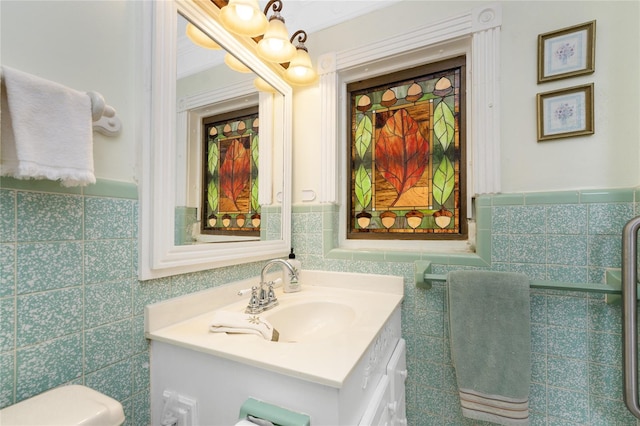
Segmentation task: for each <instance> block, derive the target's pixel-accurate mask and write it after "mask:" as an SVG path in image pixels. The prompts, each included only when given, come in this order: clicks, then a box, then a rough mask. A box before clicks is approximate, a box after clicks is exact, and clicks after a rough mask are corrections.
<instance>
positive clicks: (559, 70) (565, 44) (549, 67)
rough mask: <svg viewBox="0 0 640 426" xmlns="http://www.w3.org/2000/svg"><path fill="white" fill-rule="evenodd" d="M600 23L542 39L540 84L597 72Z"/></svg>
mask: <svg viewBox="0 0 640 426" xmlns="http://www.w3.org/2000/svg"><path fill="white" fill-rule="evenodd" d="M595 38H596V21H590V22H585V23H584V24H579V25H574V26H572V27H567V28H563V29H561V30H556V31H551V32H548V33H544V34H540V35H538V84H540V83H544V82H547V81H552V80H560V79H563V78H569V77H575V76H578V75H583V74H591V73H593V72H594V71H595V53H596V51H595V46H596V45H595Z"/></svg>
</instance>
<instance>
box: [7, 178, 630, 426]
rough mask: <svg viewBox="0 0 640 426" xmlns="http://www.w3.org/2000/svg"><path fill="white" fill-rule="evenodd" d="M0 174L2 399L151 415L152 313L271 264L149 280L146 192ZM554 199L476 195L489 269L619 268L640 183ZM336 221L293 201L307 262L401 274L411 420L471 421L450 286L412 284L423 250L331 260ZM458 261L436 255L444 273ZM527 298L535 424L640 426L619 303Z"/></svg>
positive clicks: (586, 274) (576, 272) (542, 274)
mask: <svg viewBox="0 0 640 426" xmlns="http://www.w3.org/2000/svg"><path fill="white" fill-rule="evenodd" d="M5 182H6V180H5V181H3V182H2V183H3V185H4V188H3V189H0V259H1V263H0V407H5V406H7V405H11V404H13V403H15V402H17V401H20V400H22V399H25V398H28V397H30V396H32V395H35V394H37V393H39V392H42V391H44V390H46V389H49V388H52V387H55V386H58V385H61V384H65V383H84V384H86V385H88V386H90V387H93V388H95V389H97V390H99V391H102V392H104V393H106V394H108V395H110V396H113V397H114V398H116V399H118V400H119V401H121V402H122V403H123V405H124V407H125V414H126V416H127V425H145V424H148V422H149V400H148V395H149V354H148V343H147V341H146V340H145V338H144V333H143V307H144V306H145V305H146V304H148V303H152V302H156V301H160V300H164V299H167V298H171V297H175V296H178V295H181V294H186V293H191V292H194V291H198V290H202V289H205V288H209V287H212V286H216V285H222V284H224V283H226V282H229V281H234V280H237V279H240V278H244V277H246V276H252V275H257V274H258V273H259V271H260V266H261V265H260V264H247V265H240V266H235V267H229V268H222V269H218V270H213V271H204V272H199V273H194V274H186V275H179V276H176V277H170V278H162V279H158V280H152V281H147V282H139V281H138V280H137V278H136V274H137V272H136V270H137V200H136V196H135V192H136V189H135V188H129V189H127V190H125V191H109V190H106V191H104V192H101V191H96V190H90V191H89V192H88V193H87V192H77V193H76V192H73V191H71V192H64V190H63V189H62V188H57V189H55V190H50V189H41V188H40V187H39V186H38V185H29V184H25V183H18V184H16V183H11V181H9V182H10V184H9V185H6V184H5ZM47 188H48V187H47ZM112 192H113V193H115V195H114V194H113V193H112ZM123 192H124V193H125V195H122V193H123ZM558 197H559V196H558V194H534V195H532V196H524V195H509V196H494V197H483V198H481V199H480V200H479V201H480V202H481V203H480V204H481V205H482V206H484V207H485V208H486V209H488V211H490V212H491V220H490V223H489V224H488V225H487V226H488V227H489V228H491V232H492V233H491V252H492V259H491V262H492V265H491V267H492V268H493V269H499V270H517V271H522V272H526V273H527V274H528V275H529V276H530V277H531V278H532V279H541V280H561V281H591V282H602V281H603V279H604V278H603V274H604V270H605V269H606V268H616V267H619V263H620V254H619V252H620V250H619V248H620V237H619V233H620V229H621V225H622V224H623V223H624V222H625V221H626V220H628V219H630V218H631V217H633V216H634V215H638V214H640V203H638V201H637V200H640V191H637V190H636V191H634V190H622V191H610V192H608V193H607V194H605V195H596V193H595V192H594V193H577V194H574V193H567V194H561V195H560V197H559V198H560V199H558ZM550 200H553V202H550ZM337 220H338V215H337V212H336V210H335V208H334V207H332V206H314V207H311V208H306V207H296V208H295V209H294V215H293V244H294V246H295V248H296V252H297V253H298V256H299V257H300V260H302V262H303V267H304V268H308V269H327V270H341V271H350V272H371V273H382V274H393V275H402V276H404V277H405V283H406V284H405V291H406V298H405V302H404V304H403V315H404V317H403V333H404V336H405V338H406V339H407V343H408V362H409V369H410V375H409V379H408V381H407V406H408V412H409V424H410V425H412V426H421V425H466V424H473V423H472V422H469V421H466V420H464V419H463V418H462V416H461V414H460V410H459V408H458V407H459V404H458V400H457V396H456V385H455V376H454V371H453V367H452V366H451V360H450V356H449V346H448V324H447V308H446V287H445V286H444V285H442V284H436V285H435V286H434V287H433V288H432V289H431V290H420V289H417V288H415V285H414V283H413V260H416V259H418V258H421V256H422V255H421V254H413V255H399V254H394V253H360V254H345V253H343V254H342V255H340V256H327V255H326V251H327V250H328V247H330V246H335V241H336V236H335V230H336V229H337ZM436 263H437V262H436ZM457 267H460V266H459V265H452V264H448V263H447V262H441V263H437V264H436V265H435V268H434V269H435V271H436V272H438V273H444V272H446V271H448V270H450V269H455V268H457ZM531 302H532V323H533V324H532V328H533V357H532V367H533V368H532V371H533V374H532V387H531V411H532V424H534V425H542V424H544V425H560V424H561V425H636V421H635V420H634V419H633V418H632V417H631V416H630V415H629V414H628V413H627V412H626V409H625V408H624V405H623V403H622V401H621V399H622V391H621V377H622V376H621V371H620V363H621V345H620V340H621V336H620V315H621V314H620V307H619V306H617V305H607V304H605V303H604V301H603V300H602V296H599V295H588V294H586V293H578V292H576V293H566V292H551V291H541V290H540V291H533V292H532V295H531Z"/></svg>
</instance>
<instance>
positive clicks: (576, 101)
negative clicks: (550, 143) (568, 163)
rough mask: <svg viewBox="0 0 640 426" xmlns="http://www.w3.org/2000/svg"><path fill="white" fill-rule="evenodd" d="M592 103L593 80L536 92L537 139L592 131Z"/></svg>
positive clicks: (539, 140) (591, 132) (543, 139)
mask: <svg viewBox="0 0 640 426" xmlns="http://www.w3.org/2000/svg"><path fill="white" fill-rule="evenodd" d="M593 103H594V102H593V83H591V84H585V85H581V86H574V87H569V88H566V89H561V90H554V91H551V92H546V93H538V95H537V113H538V142H542V141H547V140H552V139H561V138H569V137H574V136H583V135H591V134H593V133H594V114H593Z"/></svg>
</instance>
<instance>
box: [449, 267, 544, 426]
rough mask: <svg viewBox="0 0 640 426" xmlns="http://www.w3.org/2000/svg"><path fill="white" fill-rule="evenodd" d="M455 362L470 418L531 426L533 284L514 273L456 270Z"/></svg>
mask: <svg viewBox="0 0 640 426" xmlns="http://www.w3.org/2000/svg"><path fill="white" fill-rule="evenodd" d="M447 282H448V285H449V327H450V338H451V357H452V360H453V364H454V367H455V370H456V378H457V381H458V390H459V395H460V404H461V406H462V413H463V415H464V416H465V417H468V418H472V419H478V420H485V421H490V422H494V423H498V424H502V425H527V424H529V385H530V380H531V325H530V316H531V313H530V302H529V280H528V278H527V277H526V276H525V275H522V274H519V273H511V272H491V271H453V272H450V273H449V275H448V277H447Z"/></svg>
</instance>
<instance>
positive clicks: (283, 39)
mask: <svg viewBox="0 0 640 426" xmlns="http://www.w3.org/2000/svg"><path fill="white" fill-rule="evenodd" d="M211 1H212V2H213V3H215V4H216V6H218V7H220V20H221V22H222V25H223V26H224V27H225V28H226V29H227V30H229V31H230V32H232V33H234V34H237V35H242V36H248V37H252V38H253V39H254V40H255V41H256V43H257V46H256V51H257V53H258V56H259V57H260V58H261V59H263V60H265V61H267V62H271V63H276V64H281V65H282V67H283V68H284V69H285V71H284V77H285V78H286V80H287V81H288V82H289V83H290V84H292V85H295V86H306V85H309V84H312V83H314V82H315V81H316V80H317V77H318V74H317V73H316V71H315V69H314V67H313V64H312V62H311V57H310V56H309V51H308V50H307V48H306V46H305V45H304V42H305V41H307V33H306V32H305V31H303V30H299V31H296V32H295V33H294V34H293V36H291V38H289V34H288V32H287V27H286V26H285V24H284V18H283V17H282V16H281V15H280V11H281V10H282V0H269V2H268V3H267V6H266V7H265V8H264V12H262V13H260V9H259V5H258V1H257V0H228V3H226V4H225V3H224V2H225V1H226V0H211ZM269 9H272V10H273V14H272V15H271V16H270V17H269V20H267V14H268V13H269ZM260 22H262V23H261V24H260ZM296 37H297V38H298V40H297V44H296V45H295V46H294V44H293V41H294V40H295V39H296ZM229 56H230V55H227V56H226V57H225V63H226V64H227V65H228V66H229V67H230V68H231V69H233V70H235V71H240V72H247V70H246V67H244V65H243V64H241V63H239V61H237V59H236V58H230V57H229ZM235 65H238V67H237V68H236V67H235ZM254 85H255V86H256V87H257V88H258V90H261V91H265V92H273V91H274V90H273V88H272V87H270V86H269V85H266V84H265V83H264V82H263V81H261V80H260V78H257V79H255V80H254Z"/></svg>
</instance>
